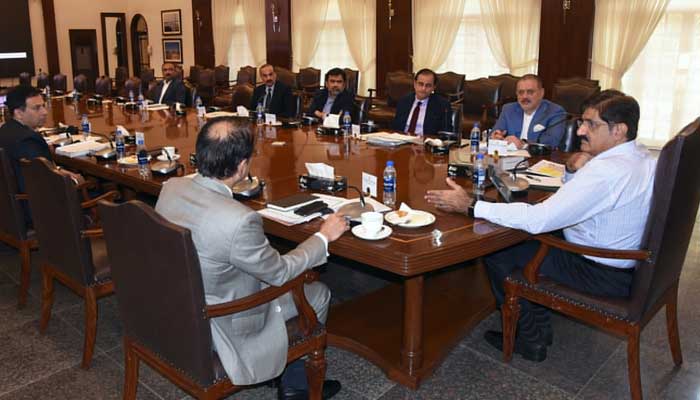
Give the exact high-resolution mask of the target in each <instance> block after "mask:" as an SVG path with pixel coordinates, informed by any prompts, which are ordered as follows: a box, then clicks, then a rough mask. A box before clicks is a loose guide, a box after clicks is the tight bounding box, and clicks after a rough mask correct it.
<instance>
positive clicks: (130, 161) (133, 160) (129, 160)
mask: <svg viewBox="0 0 700 400" xmlns="http://www.w3.org/2000/svg"><path fill="white" fill-rule="evenodd" d="M148 161H151V155H150V154H149V155H148ZM117 163H119V164H123V165H139V159H138V157H136V154H133V155H130V156H126V157H124V158H120V159H118V160H117Z"/></svg>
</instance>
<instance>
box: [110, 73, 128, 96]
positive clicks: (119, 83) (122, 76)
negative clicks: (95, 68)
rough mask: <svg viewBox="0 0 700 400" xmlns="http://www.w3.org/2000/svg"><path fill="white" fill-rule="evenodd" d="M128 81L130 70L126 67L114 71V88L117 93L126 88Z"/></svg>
mask: <svg viewBox="0 0 700 400" xmlns="http://www.w3.org/2000/svg"><path fill="white" fill-rule="evenodd" d="M127 79H129V70H127V68H126V67H117V68H116V69H115V70H114V88H115V89H116V91H117V93H119V91H121V89H122V88H123V87H124V83H126V80H127Z"/></svg>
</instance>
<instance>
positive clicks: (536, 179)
mask: <svg viewBox="0 0 700 400" xmlns="http://www.w3.org/2000/svg"><path fill="white" fill-rule="evenodd" d="M525 176H527V177H528V178H530V179H532V180H533V181H535V182H542V180H541V179H540V178H535V177H534V176H532V175H525Z"/></svg>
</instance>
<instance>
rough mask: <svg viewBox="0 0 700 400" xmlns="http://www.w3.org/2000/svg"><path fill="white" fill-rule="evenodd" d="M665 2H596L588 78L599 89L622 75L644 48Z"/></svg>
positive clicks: (610, 85) (616, 85)
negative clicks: (595, 82) (591, 79)
mask: <svg viewBox="0 0 700 400" xmlns="http://www.w3.org/2000/svg"><path fill="white" fill-rule="evenodd" d="M668 3H669V0H596V4H595V22H594V25H593V26H594V28H593V57H592V68H591V76H592V77H593V79H598V80H600V86H601V87H602V88H603V89H607V88H616V89H619V88H620V87H621V86H620V84H621V81H622V76H623V75H624V74H625V72H626V71H627V70H628V69H629V67H630V66H631V65H632V63H633V62H634V60H636V59H637V56H638V55H639V53H640V52H641V51H642V49H643V48H644V45H646V43H647V41H648V40H649V37H650V36H651V34H652V33H653V32H654V29H655V28H656V25H657V24H658V23H659V20H660V19H661V17H662V16H663V14H664V11H665V10H666V7H667V6H668Z"/></svg>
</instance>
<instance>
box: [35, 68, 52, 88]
mask: <svg viewBox="0 0 700 400" xmlns="http://www.w3.org/2000/svg"><path fill="white" fill-rule="evenodd" d="M47 85H50V84H49V74H47V73H46V72H43V71H40V72H39V74H38V75H37V76H36V87H37V89H43V88H45V87H46V86H47Z"/></svg>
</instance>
